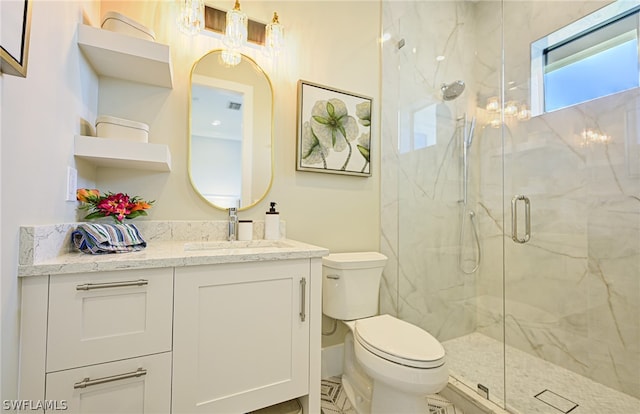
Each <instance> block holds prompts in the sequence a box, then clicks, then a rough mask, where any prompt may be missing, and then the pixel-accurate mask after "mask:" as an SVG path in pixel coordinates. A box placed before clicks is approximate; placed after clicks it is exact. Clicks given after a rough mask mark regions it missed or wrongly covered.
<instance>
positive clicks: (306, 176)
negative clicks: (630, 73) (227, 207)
mask: <svg viewBox="0 0 640 414" xmlns="http://www.w3.org/2000/svg"><path fill="white" fill-rule="evenodd" d="M208 4H211V5H212V6H213V7H217V8H219V9H227V8H228V7H229V6H230V4H231V2H228V1H214V2H208ZM174 7H175V5H174V4H173V3H166V2H164V3H158V2H110V1H109V2H103V3H102V12H103V13H104V12H105V11H108V10H116V11H120V12H122V13H124V14H126V15H128V16H131V17H132V18H134V19H136V20H138V21H140V22H142V23H143V24H145V25H147V26H149V27H151V28H152V29H153V30H154V31H155V32H156V33H157V35H158V40H159V41H160V42H163V43H167V44H169V45H171V46H172V58H173V72H174V88H173V90H172V91H171V92H170V93H168V94H167V93H165V92H163V91H158V92H157V93H155V94H154V96H153V98H154V99H156V98H159V99H157V100H156V101H155V102H151V103H150V105H151V106H153V105H155V107H154V109H153V111H152V112H149V109H148V107H147V108H145V107H139V108H138V107H137V106H138V104H137V101H138V99H122V96H120V95H119V94H123V95H127V94H130V96H143V97H148V95H150V94H148V95H147V96H145V93H146V92H144V91H140V90H139V89H137V88H131V87H130V86H131V85H128V84H123V83H122V82H115V81H104V80H103V81H101V85H102V88H101V91H100V98H99V106H98V110H99V112H106V111H110V112H113V111H116V112H118V113H117V114H115V115H116V116H119V115H122V116H124V115H128V116H137V117H138V119H140V118H141V119H142V120H143V122H148V123H149V124H150V131H151V133H150V141H152V142H158V143H166V144H168V145H169V147H170V149H171V155H172V163H173V171H172V172H171V173H170V174H144V175H143V177H142V178H132V177H130V175H131V173H130V172H129V171H113V170H109V171H106V170H99V171H98V175H97V183H98V187H99V188H105V189H106V188H113V189H115V188H122V187H123V186H126V190H127V191H130V192H132V193H135V194H144V195H145V197H149V198H151V199H156V200H157V202H156V205H155V207H154V209H153V210H152V212H151V215H150V218H152V219H155V218H163V219H165V218H166V219H180V218H184V219H224V218H226V212H224V211H220V210H217V209H214V208H212V207H211V206H209V205H208V204H206V203H205V202H204V201H203V200H202V199H201V198H200V197H199V196H198V195H197V194H196V193H195V192H194V190H193V188H192V187H191V184H190V182H189V177H188V172H187V171H188V167H187V158H188V154H187V131H188V124H187V122H188V116H189V115H188V87H189V73H190V71H191V66H192V64H193V62H194V61H195V60H197V59H198V58H199V57H200V56H202V55H203V54H205V53H206V52H208V51H209V50H211V49H215V48H219V47H221V42H220V40H219V38H218V37H214V36H208V35H200V36H198V37H197V38H190V37H188V36H185V35H183V34H182V33H180V32H179V31H178V30H177V29H176V27H175V25H174V24H173V13H172V12H171V11H172V10H173V8H174ZM242 9H243V11H244V12H245V13H247V14H248V15H249V17H250V18H252V19H253V20H257V21H263V22H267V21H269V20H270V18H271V16H272V13H273V12H274V11H277V12H278V15H279V16H280V21H281V23H282V24H283V25H284V26H285V27H286V35H287V37H286V42H287V44H286V53H285V55H284V56H283V57H282V58H280V60H279V62H278V64H277V65H275V66H274V65H273V64H272V62H271V61H269V60H268V59H266V58H265V57H264V56H263V55H262V54H261V52H260V51H259V50H256V49H252V48H246V49H245V51H244V52H245V53H246V54H248V55H249V56H251V57H253V58H254V59H255V60H256V61H257V62H258V64H260V65H261V66H262V67H263V68H264V69H265V71H266V72H267V74H268V75H269V77H270V78H271V81H272V83H273V87H274V98H275V107H274V112H275V124H274V151H275V175H274V180H273V186H272V189H271V191H270V193H269V194H268V196H267V198H266V199H265V200H263V201H262V202H261V203H259V204H258V205H257V206H256V207H254V208H252V209H250V210H248V211H243V212H241V218H252V219H254V220H260V219H263V218H264V212H265V211H267V209H268V205H269V201H275V202H277V203H278V209H279V211H280V212H281V218H282V220H285V221H286V222H287V235H288V236H289V237H290V238H294V239H299V240H303V241H306V242H309V243H314V244H318V245H321V246H324V247H328V248H329V249H331V250H332V251H348V250H353V249H357V250H366V249H378V246H379V224H378V222H379V176H380V169H379V162H378V159H379V128H378V125H379V120H378V119H377V117H376V119H374V124H373V128H372V129H373V134H374V139H375V142H376V148H375V149H374V151H375V152H374V156H375V158H376V161H375V162H374V163H373V166H372V167H373V168H372V171H373V176H372V177H370V178H362V177H352V176H339V175H332V174H318V173H309V172H296V170H295V151H296V144H295V143H296V111H297V97H296V88H297V82H298V80H299V79H304V80H308V81H312V82H316V83H320V84H323V85H328V86H332V87H335V88H338V89H343V90H347V91H352V92H356V93H359V94H363V95H366V96H371V97H373V98H374V105H375V108H377V105H378V97H379V81H378V79H379V56H378V50H379V45H378V42H377V38H378V33H379V29H378V22H379V5H378V4H377V3H376V2H340V3H338V2H330V1H317V2H309V1H305V2H297V1H287V2H257V1H243V2H242ZM354 15H358V18H357V19H352V18H351V17H350V16H354ZM105 85H109V86H111V87H110V88H109V90H108V91H106V92H103V90H104V89H105V87H104V86H105ZM123 101H125V102H126V101H129V102H131V103H130V104H128V105H127V106H126V107H123V106H122V102H123ZM158 102H159V103H158ZM374 114H376V113H375V112H374ZM376 115H377V114H376ZM133 119H136V118H133ZM87 170H88V171H89V173H88V174H87V176H88V175H90V169H87ZM150 182H152V183H153V184H152V185H151V186H150V185H149V183H150Z"/></svg>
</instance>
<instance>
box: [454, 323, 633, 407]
mask: <svg viewBox="0 0 640 414" xmlns="http://www.w3.org/2000/svg"><path fill="white" fill-rule="evenodd" d="M442 345H443V346H444V348H445V350H446V352H447V361H448V363H449V372H450V375H451V376H452V377H454V378H456V379H457V380H459V381H461V382H462V383H464V384H465V385H466V386H468V387H469V388H471V389H473V390H476V388H477V385H478V382H480V383H481V384H482V385H484V386H486V387H488V388H489V399H490V400H491V401H493V402H495V403H497V404H498V405H500V406H503V401H504V385H503V379H502V378H503V373H504V371H505V369H504V361H503V352H504V351H503V344H502V342H499V341H496V340H495V339H492V338H489V337H488V336H485V335H483V334H480V333H477V332H475V333H472V334H469V335H465V336H462V337H460V338H455V339H451V340H449V341H445V342H443V344H442ZM506 373H507V374H506V375H507V379H508V386H507V401H508V406H507V408H508V409H509V411H511V412H514V413H522V414H560V413H563V412H570V413H571V414H596V413H597V414H605V413H607V414H608V413H611V414H630V413H640V400H638V399H636V398H633V397H631V396H629V395H627V394H624V393H621V392H619V391H616V390H614V389H611V388H608V387H606V386H604V385H602V384H598V383H596V382H595V381H592V380H590V379H588V378H586V377H583V376H581V375H578V374H576V373H574V372H572V371H569V370H567V369H564V368H561V367H559V366H557V365H554V364H551V363H549V362H547V361H544V360H542V359H540V358H536V357H534V356H532V355H529V354H527V353H526V352H522V351H520V350H517V349H515V348H512V347H507V369H506ZM545 391H546V392H545ZM537 395H552V396H554V398H555V399H554V400H549V399H548V398H547V400H548V401H543V400H541V399H539V398H536V396H537ZM563 400H566V401H563ZM567 401H568V402H567ZM574 405H576V406H575V407H574ZM563 410H568V411H563Z"/></svg>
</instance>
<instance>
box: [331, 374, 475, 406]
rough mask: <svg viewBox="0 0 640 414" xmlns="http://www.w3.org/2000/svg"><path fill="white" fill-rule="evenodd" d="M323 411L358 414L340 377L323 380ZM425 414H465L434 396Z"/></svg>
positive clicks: (426, 403)
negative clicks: (344, 389)
mask: <svg viewBox="0 0 640 414" xmlns="http://www.w3.org/2000/svg"><path fill="white" fill-rule="evenodd" d="M321 387H322V391H321V398H322V399H321V403H320V404H321V409H322V414H356V410H355V409H354V408H353V406H352V405H351V403H350V402H349V399H348V398H347V394H346V393H345V392H344V391H343V390H342V383H341V381H340V377H331V378H328V379H324V380H322V384H321ZM424 409H425V411H424V414H464V413H463V412H462V410H461V409H459V408H457V407H455V406H454V405H453V404H451V402H449V400H447V399H446V398H444V397H442V396H440V395H437V394H434V395H429V396H428V397H427V398H426V399H425V407H424Z"/></svg>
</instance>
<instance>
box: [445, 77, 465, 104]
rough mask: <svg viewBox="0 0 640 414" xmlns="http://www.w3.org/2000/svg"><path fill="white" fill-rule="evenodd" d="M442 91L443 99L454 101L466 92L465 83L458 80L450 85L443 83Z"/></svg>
mask: <svg viewBox="0 0 640 414" xmlns="http://www.w3.org/2000/svg"><path fill="white" fill-rule="evenodd" d="M440 91H442V99H444V100H445V101H452V100H454V99H456V98H457V97H458V96H460V95H461V94H462V92H464V81H461V80H457V81H455V82H451V83H449V84H447V83H443V84H442V86H440Z"/></svg>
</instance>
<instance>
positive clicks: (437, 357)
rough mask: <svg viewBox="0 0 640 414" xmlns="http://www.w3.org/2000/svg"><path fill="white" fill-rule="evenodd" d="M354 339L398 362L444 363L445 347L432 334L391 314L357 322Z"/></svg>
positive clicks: (428, 365) (422, 365)
mask: <svg viewBox="0 0 640 414" xmlns="http://www.w3.org/2000/svg"><path fill="white" fill-rule="evenodd" d="M353 331H354V338H355V339H356V340H357V341H358V342H359V343H360V344H361V345H362V346H363V347H364V348H365V349H366V350H367V351H369V352H371V353H373V354H374V355H377V356H378V357H380V358H383V359H386V360H388V361H391V362H394V363H396V364H400V365H404V366H408V367H413V368H423V369H428V368H437V367H440V366H442V365H443V364H444V356H445V352H444V348H443V347H442V345H441V344H440V342H438V340H436V339H435V338H434V337H433V336H431V334H429V333H428V332H426V331H425V330H423V329H420V328H419V327H417V326H415V325H412V324H410V323H408V322H405V321H402V320H400V319H397V318H394V317H393V316H391V315H379V316H374V317H371V318H366V319H359V320H357V321H356V322H355V326H354V329H353Z"/></svg>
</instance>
